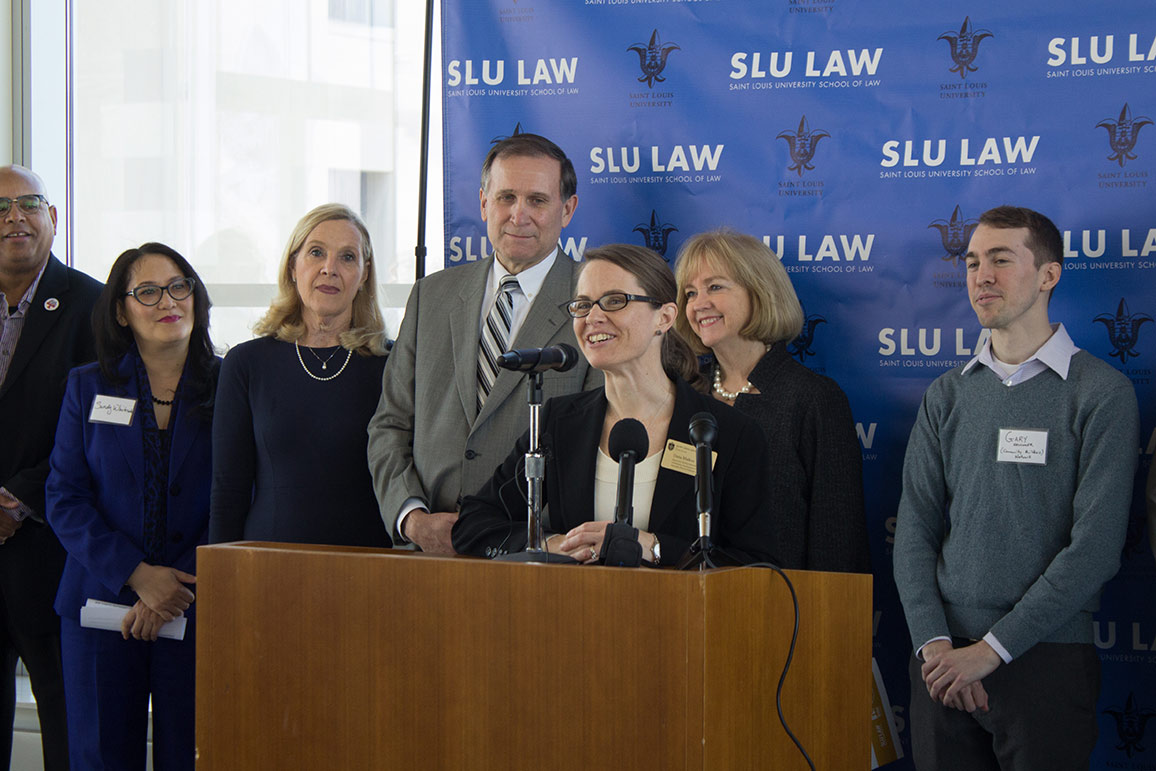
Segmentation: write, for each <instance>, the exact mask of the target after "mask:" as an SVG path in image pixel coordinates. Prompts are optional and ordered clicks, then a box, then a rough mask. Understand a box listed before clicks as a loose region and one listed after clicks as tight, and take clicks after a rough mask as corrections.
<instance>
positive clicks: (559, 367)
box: [498, 343, 578, 372]
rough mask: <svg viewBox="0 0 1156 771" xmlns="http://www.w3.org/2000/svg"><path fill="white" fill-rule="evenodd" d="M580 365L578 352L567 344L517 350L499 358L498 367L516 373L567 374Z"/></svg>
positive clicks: (507, 352)
mask: <svg viewBox="0 0 1156 771" xmlns="http://www.w3.org/2000/svg"><path fill="white" fill-rule="evenodd" d="M577 363H578V350H577V349H576V348H575V347H574V346H572V345H567V344H566V343H558V344H557V345H550V346H547V347H545V348H516V349H514V350H512V351H506V352H505V353H503V354H502V355H501V356H499V357H498V366H499V367H501V368H502V369H511V370H514V371H515V372H546V371H548V370H554V371H556V372H565V371H566V370H568V369H570V368H572V367H573V366H574V365H575V364H577Z"/></svg>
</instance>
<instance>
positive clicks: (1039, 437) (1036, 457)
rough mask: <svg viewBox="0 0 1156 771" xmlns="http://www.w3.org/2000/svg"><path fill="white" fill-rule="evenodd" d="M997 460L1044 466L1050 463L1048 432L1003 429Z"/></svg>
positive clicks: (1000, 435) (997, 449) (997, 446)
mask: <svg viewBox="0 0 1156 771" xmlns="http://www.w3.org/2000/svg"><path fill="white" fill-rule="evenodd" d="M995 459H996V460H997V461H999V462H1000V463H1033V464H1035V465H1037V466H1043V465H1045V464H1047V462H1048V432H1047V431H1031V430H1028V429H1026V428H1001V429H1000V430H999V441H998V442H997V443H996V451H995Z"/></svg>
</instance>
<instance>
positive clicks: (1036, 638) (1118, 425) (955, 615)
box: [894, 206, 1139, 771]
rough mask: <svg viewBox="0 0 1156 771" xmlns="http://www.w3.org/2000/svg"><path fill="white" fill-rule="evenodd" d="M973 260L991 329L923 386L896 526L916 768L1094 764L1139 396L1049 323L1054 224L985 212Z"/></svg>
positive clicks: (972, 286) (1055, 260) (1009, 210)
mask: <svg viewBox="0 0 1156 771" xmlns="http://www.w3.org/2000/svg"><path fill="white" fill-rule="evenodd" d="M966 259H967V289H968V295H969V298H970V300H971V306H972V308H973V309H974V310H975V313H976V316H977V317H978V318H979V321H980V323H981V324H982V325H983V326H984V327H986V328H988V329H990V330H991V337H990V338H989V340H988V341H987V343H986V344H985V345H984V346H983V347H982V348H981V350H980V351H979V353H978V354H977V355H976V357H975V358H974V359H972V360H971V361H970V362H968V363H967V364H966V365H965V366H963V367H961V368H957V369H955V370H952V371H951V372H948V373H946V374H944V375H942V376H941V377H940V378H938V379H937V380H936V381H935V382H934V383H932V385H931V387H930V388H929V389H928V390H927V393H926V394H924V397H923V402H922V404H921V406H920V410H919V414H918V416H917V417H916V421H915V426H914V428H913V429H912V432H911V439H910V442H909V443H908V446H907V455H906V459H905V461H904V467H903V496H902V499H901V500H900V503H899V515H898V525H897V529H896V534H895V552H894V565H895V582H896V585H897V587H898V589H899V596H900V599H901V600H902V602H903V609H904V612H905V614H906V616H907V623H908V628H909V630H910V632H911V640H912V645H913V647H914V649H915V650H914V655H913V658H912V662H911V680H912V688H911V733H912V747H913V754H914V756H915V757H914V759H915V763H916V766H917V767H919V768H920V769H936V770H937V771H947V770H949V769H966V770H967V771H976V770H977V769H989V768H990V769H1042V768H1047V769H1050V770H1052V769H1063V768H1073V769H1074V768H1085V769H1086V768H1087V767H1088V759H1089V757H1090V755H1091V752H1092V749H1093V748H1094V746H1095V743H1096V735H1097V726H1096V712H1095V705H1096V698H1097V696H1098V694H1099V690H1100V664H1099V659H1098V657H1097V655H1096V651H1095V648H1094V646H1093V645H1092V611H1093V610H1095V609H1096V608H1097V606H1098V603H1099V595H1100V589H1101V587H1102V586H1103V584H1104V583H1105V582H1106V581H1107V580H1108V579H1110V578H1111V577H1112V576H1113V575H1114V574H1115V573H1116V570H1117V569H1118V567H1119V562H1120V552H1121V549H1122V547H1123V544H1124V535H1125V530H1126V528H1127V523H1128V509H1129V506H1130V503H1131V497H1132V480H1133V476H1134V475H1135V472H1136V462H1137V448H1138V446H1139V415H1138V410H1137V406H1136V396H1135V392H1134V390H1133V388H1132V384H1131V383H1130V382H1129V381H1128V379H1127V378H1126V377H1124V376H1123V375H1122V374H1121V373H1119V372H1118V371H1116V370H1115V369H1114V368H1113V367H1111V366H1109V365H1108V364H1106V363H1104V362H1102V361H1100V360H1099V359H1097V358H1095V357H1094V356H1092V355H1091V354H1089V353H1087V352H1086V351H1081V350H1080V349H1078V348H1077V347H1076V346H1075V345H1074V344H1073V343H1072V340H1071V338H1070V337H1069V336H1068V334H1067V332H1066V331H1065V330H1064V327H1063V325H1062V324H1055V325H1053V324H1051V322H1050V321H1049V319H1048V300H1049V299H1050V297H1051V293H1052V290H1053V289H1054V288H1055V286H1056V284H1057V283H1058V282H1059V280H1060V274H1061V271H1062V265H1061V263H1062V260H1063V242H1062V239H1061V237H1060V233H1059V231H1058V230H1057V229H1056V226H1055V225H1054V224H1053V223H1052V222H1051V220H1049V219H1048V218H1047V217H1045V216H1043V215H1041V214H1039V213H1037V212H1034V211H1031V210H1029V209H1021V208H1017V207H1011V206H1001V207H998V208H996V209H992V210H990V211H988V212H985V213H984V214H983V215H982V216H981V217H980V224H979V225H978V227H977V228H976V230H975V232H974V234H973V235H972V238H971V243H970V244H969V246H968V252H967V258H966Z"/></svg>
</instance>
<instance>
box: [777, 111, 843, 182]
mask: <svg viewBox="0 0 1156 771" xmlns="http://www.w3.org/2000/svg"><path fill="white" fill-rule="evenodd" d="M829 136H831V135H830V134H829V133H827V132H826V131H824V130H823V129H815V130H814V131H812V130H811V125H810V124H809V123H807V116H806V115H804V116H803V117H802V119H800V120H799V128H797V129H796V130H794V131H780V132H779V134H778V136H777V137H775V138H776V139H785V140H786V141H787V144H788V145H789V146H790V148H791V160H792V161H794V162H795V165H794V166H788V167H787V171H797V172H798V173H799V176H800V177H801V176H803V169H806V170H807V171H813V170H814V169H815V167H814V166H813V165H812V164H811V161H812V160H813V159H814V158H815V148H816V147H817V146H818V144H819V140H820V139H822V138H823V137H829Z"/></svg>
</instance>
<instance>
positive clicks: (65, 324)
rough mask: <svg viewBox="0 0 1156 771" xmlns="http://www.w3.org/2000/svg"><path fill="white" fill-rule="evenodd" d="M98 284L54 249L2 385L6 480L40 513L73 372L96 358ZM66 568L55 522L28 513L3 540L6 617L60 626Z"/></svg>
mask: <svg viewBox="0 0 1156 771" xmlns="http://www.w3.org/2000/svg"><path fill="white" fill-rule="evenodd" d="M100 290H101V284H100V282H99V281H96V280H94V279H92V278H90V277H89V276H86V275H85V274H83V273H81V272H80V271H77V270H73V269H71V268H68V267H66V266H65V265H64V264H63V263H62V262H60V261H59V260H57V259H56V258H55V257H51V256H50V257H49V258H48V265H47V266H45V268H44V275H42V276H41V277H40V285H39V286H38V287H37V288H36V295H35V296H34V297H33V298H32V304H31V305H30V306H29V308H28V315H27V317H26V318H25V319H24V329H23V330H21V333H20V341H19V342H18V343H17V344H16V350H15V351H14V352H13V355H12V363H11V364H10V365H9V367H8V374H7V375H6V376H5V378H4V383H3V385H0V437H3V440H2V445H0V486H3V487H6V488H8V490H9V491H10V492H11V493H12V494H13V495H15V496H16V497H17V498H19V499H20V500H21V501H23V502H24V503H25V504H27V505H28V506H29V507H31V508H32V509H33V510H34V511H35V512H36V515H37V516H38V517H43V516H44V482H45V480H46V479H47V478H48V456H49V455H50V454H51V453H52V445H53V442H54V440H55V438H56V423H57V419H58V418H59V416H60V403H61V401H62V400H63V399H64V386H65V383H66V382H67V380H68V372H69V370H71V369H72V368H73V367H76V366H78V365H80V364H84V363H86V362H90V361H93V360H94V359H95V358H96V350H95V346H94V343H93V338H92V306H93V305H94V304H95V303H96V298H97V297H98V296H99V295H100ZM50 299H55V300H56V302H55V303H48V305H49V306H55V309H54V310H48V309H47V308H46V307H45V303H46V301H48V300H50ZM0 516H3V515H0ZM63 568H64V549H63V548H61V546H60V543H59V542H58V541H57V540H56V536H55V535H54V534H53V533H52V530H51V529H49V527H48V526H47V525H46V524H44V523H43V522H37V521H34V520H25V521H24V524H23V525H22V526H21V528H20V529H19V530H17V531H16V534H15V535H13V536H12V538H10V539H8V541H7V542H6V543H5V544H4V545H3V546H0V593H2V594H3V597H4V602H5V603H6V604H7V606H8V617H9V618H20V619H23V623H26V624H27V625H28V626H27V627H26V628H27V629H28V631H29V632H34V631H39V632H40V633H49V632H51V633H55V630H54V629H53V628H52V627H53V625H54V624H56V623H58V622H57V620H56V614H55V612H54V611H53V610H52V601H53V599H54V598H55V596H56V587H57V584H58V582H59V581H60V573H61V570H63Z"/></svg>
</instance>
